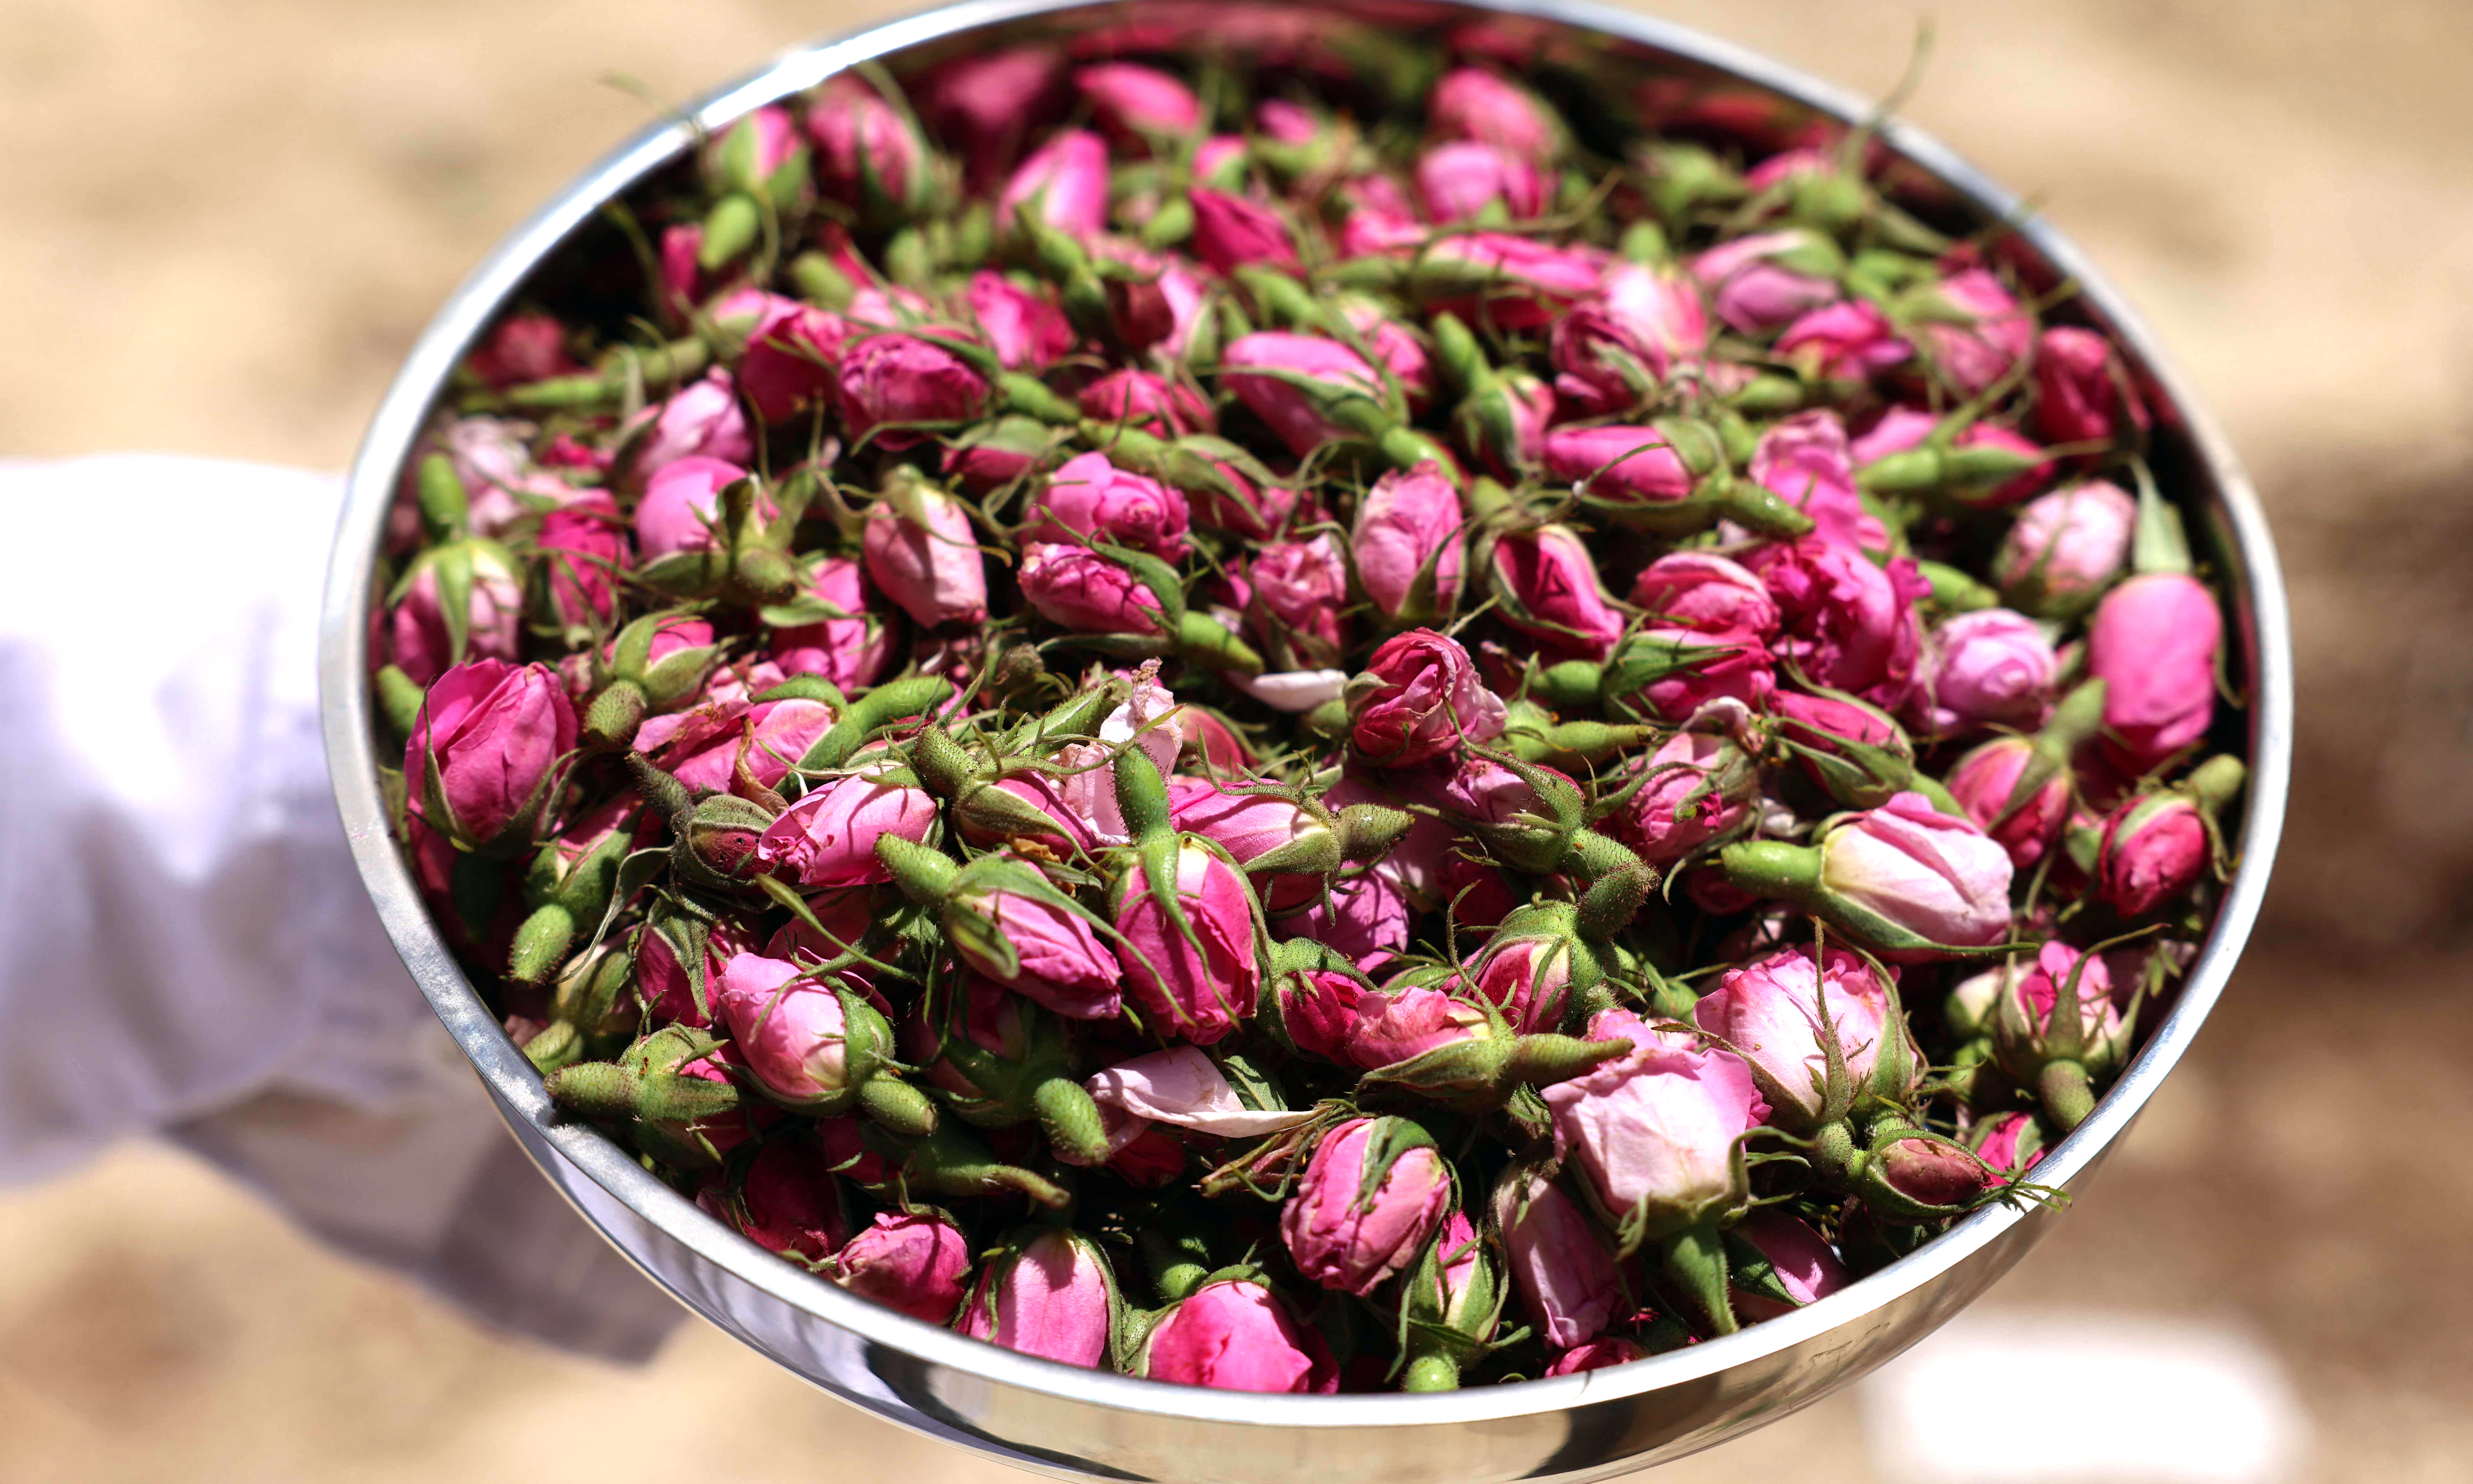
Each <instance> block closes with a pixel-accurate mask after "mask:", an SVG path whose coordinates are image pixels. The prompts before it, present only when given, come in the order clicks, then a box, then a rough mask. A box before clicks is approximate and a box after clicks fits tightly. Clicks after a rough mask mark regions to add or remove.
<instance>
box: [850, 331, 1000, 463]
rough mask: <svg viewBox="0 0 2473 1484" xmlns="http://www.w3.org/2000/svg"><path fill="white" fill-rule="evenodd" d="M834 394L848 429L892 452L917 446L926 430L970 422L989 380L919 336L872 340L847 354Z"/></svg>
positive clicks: (859, 342)
mask: <svg viewBox="0 0 2473 1484" xmlns="http://www.w3.org/2000/svg"><path fill="white" fill-rule="evenodd" d="M834 393H835V395H836V397H837V398H838V405H839V408H840V411H841V416H842V427H843V430H844V432H845V433H846V435H847V436H848V437H849V438H850V439H851V441H852V443H857V442H858V441H859V440H861V439H871V440H872V441H873V442H875V443H878V444H880V445H882V446H883V447H885V448H888V449H895V450H899V449H903V448H909V447H913V446H916V445H917V444H919V443H923V442H924V441H925V440H926V438H927V437H928V432H927V430H926V427H924V426H923V425H928V426H944V425H947V424H950V423H956V422H967V421H970V420H971V419H974V418H976V417H977V416H978V413H979V408H980V407H981V405H982V404H984V403H985V402H986V401H987V397H988V383H987V378H986V377H984V376H981V375H980V374H979V373H978V372H977V371H974V370H972V367H971V364H970V363H969V362H968V361H965V360H963V359H962V358H961V357H960V356H957V355H955V354H954V353H953V352H951V351H950V350H948V349H946V348H945V347H942V346H939V345H935V344H932V343H930V342H928V341H925V340H922V339H920V338H919V337H918V336H915V335H901V334H893V333H887V334H881V335H869V336H865V337H863V338H860V339H855V340H852V342H851V343H850V346H849V347H848V348H847V349H846V350H845V351H844V353H843V355H842V363H841V370H840V372H839V374H838V376H837V378H836V379H835V382H834Z"/></svg>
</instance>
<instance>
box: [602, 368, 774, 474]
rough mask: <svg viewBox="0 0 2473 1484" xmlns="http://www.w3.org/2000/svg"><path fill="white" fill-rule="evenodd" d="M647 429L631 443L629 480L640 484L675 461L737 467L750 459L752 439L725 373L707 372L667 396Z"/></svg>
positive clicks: (733, 384)
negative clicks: (704, 461)
mask: <svg viewBox="0 0 2473 1484" xmlns="http://www.w3.org/2000/svg"><path fill="white" fill-rule="evenodd" d="M650 417H651V419H652V421H651V426H650V428H649V429H648V430H647V431H646V432H645V433H644V434H643V436H642V441H641V442H639V443H636V448H635V452H634V455H633V456H632V458H631V459H630V461H629V463H628V470H629V478H630V479H631V480H632V481H633V482H635V483H636V484H638V485H641V484H644V483H645V482H646V481H647V480H649V479H650V478H651V477H652V476H653V475H655V474H657V473H660V471H661V470H662V469H664V468H666V467H669V466H670V465H672V464H675V463H677V462H678V461H679V460H681V459H718V460H720V461H721V462H723V463H725V464H743V463H745V462H746V461H747V460H748V459H750V458H752V457H754V456H755V453H756V440H755V438H754V436H753V435H751V434H750V433H749V431H748V428H747V414H746V413H745V412H744V411H742V410H741V409H740V407H739V405H738V386H737V383H736V382H734V381H732V379H731V375H730V372H728V371H718V370H716V371H709V372H707V373H706V375H705V377H704V379H702V380H701V381H695V382H690V383H689V384H687V385H686V386H684V387H682V388H680V389H679V390H678V391H676V392H674V393H672V394H670V397H669V399H668V400H667V401H665V402H663V403H661V405H660V407H659V408H657V409H655V410H654V411H653V412H652V413H651V414H650Z"/></svg>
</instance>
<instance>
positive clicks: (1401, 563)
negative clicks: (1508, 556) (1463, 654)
mask: <svg viewBox="0 0 2473 1484" xmlns="http://www.w3.org/2000/svg"><path fill="white" fill-rule="evenodd" d="M1466 518H1467V517H1466V512H1465V511H1464V510H1463V508H1462V506H1461V504H1460V492H1459V489H1458V487H1457V486H1455V485H1453V483H1452V480H1451V478H1450V476H1448V475H1446V474H1445V473H1444V472H1443V470H1442V467H1441V466H1440V465H1436V464H1420V465H1418V466H1417V467H1415V468H1411V469H1392V470H1390V471H1388V472H1386V473H1384V474H1383V475H1382V476H1381V478H1379V479H1377V480H1375V481H1374V486H1373V488H1372V489H1370V490H1368V491H1366V492H1365V497H1364V498H1363V499H1362V500H1360V501H1358V502H1357V523H1356V527H1355V529H1354V530H1353V531H1351V532H1350V534H1349V539H1348V544H1349V554H1350V556H1351V557H1352V558H1353V559H1354V560H1355V561H1356V563H1357V586H1360V587H1362V588H1364V590H1365V595H1366V597H1367V598H1369V599H1371V600H1372V601H1373V604H1374V606H1375V608H1376V609H1378V610H1381V613H1382V615H1383V616H1384V617H1386V618H1389V619H1392V620H1395V621H1398V622H1402V623H1418V622H1424V621H1428V620H1431V619H1435V618H1441V617H1445V616H1448V615H1449V614H1450V613H1451V612H1452V611H1453V610H1455V609H1456V608H1458V607H1459V597H1460V581H1461V567H1462V564H1463V562H1465V560H1466V546H1467V535H1466V532H1465V530H1464V525H1465V521H1466Z"/></svg>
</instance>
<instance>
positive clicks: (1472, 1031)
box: [1334, 980, 1486, 1071]
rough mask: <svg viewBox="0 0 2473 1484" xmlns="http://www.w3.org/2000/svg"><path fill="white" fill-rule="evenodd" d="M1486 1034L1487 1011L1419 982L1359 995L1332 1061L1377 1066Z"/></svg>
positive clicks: (1363, 1066)
mask: <svg viewBox="0 0 2473 1484" xmlns="http://www.w3.org/2000/svg"><path fill="white" fill-rule="evenodd" d="M1394 983H1395V984H1396V983H1397V981H1396V980H1395V981H1394ZM1485 1034H1486V1017H1485V1012H1484V1011H1483V1010H1480V1009H1478V1008H1477V1006H1475V1005H1472V1004H1468V1003H1466V1002H1465V1001H1462V1000H1459V999H1456V998H1453V996H1452V995H1451V994H1450V993H1447V992H1445V991H1442V990H1438V989H1429V988H1425V987H1423V986H1419V985H1401V986H1400V987H1399V988H1396V989H1387V990H1367V991H1362V992H1360V993H1358V995H1357V1001H1356V1005H1355V1009H1354V1014H1353V1016H1352V1017H1351V1019H1350V1021H1349V1025H1348V1030H1347V1034H1346V1037H1345V1039H1344V1040H1343V1041H1341V1044H1340V1055H1339V1056H1338V1057H1336V1058H1334V1060H1336V1061H1339V1062H1341V1063H1343V1064H1345V1065H1353V1066H1357V1067H1361V1068H1363V1069H1364V1070H1366V1071H1373V1070H1374V1069H1375V1068H1377V1067H1382V1066H1393V1065H1398V1064H1400V1063H1402V1062H1405V1061H1407V1060H1409V1059H1410V1058H1412V1057H1420V1056H1423V1055H1425V1054H1426V1053H1427V1052H1429V1051H1431V1050H1433V1049H1434V1048H1435V1047H1437V1046H1449V1045H1455V1044H1457V1043H1458V1042H1460V1041H1475V1040H1477V1038H1478V1037H1480V1036H1483V1035H1485Z"/></svg>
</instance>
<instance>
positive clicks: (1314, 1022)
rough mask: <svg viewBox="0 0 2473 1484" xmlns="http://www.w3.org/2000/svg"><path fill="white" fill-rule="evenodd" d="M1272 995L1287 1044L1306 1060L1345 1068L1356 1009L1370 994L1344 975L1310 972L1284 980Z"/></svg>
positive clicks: (1294, 974)
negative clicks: (1312, 1059)
mask: <svg viewBox="0 0 2473 1484" xmlns="http://www.w3.org/2000/svg"><path fill="white" fill-rule="evenodd" d="M1273 993H1274V995H1275V997H1276V999H1277V1000H1278V1002H1279V1015H1280V1028H1281V1029H1283V1030H1285V1031H1286V1032H1287V1036H1288V1041H1289V1043H1290V1044H1291V1045H1293V1046H1295V1047H1296V1048H1297V1049H1298V1050H1299V1051H1301V1052H1303V1053H1304V1054H1305V1055H1307V1056H1312V1057H1320V1058H1322V1059H1323V1060H1324V1061H1326V1062H1337V1063H1339V1064H1340V1065H1343V1066H1345V1065H1350V1063H1351V1061H1352V1058H1351V1057H1350V1056H1349V1054H1348V1038H1349V1033H1350V1032H1351V1031H1352V1030H1353V1029H1355V1027H1356V1025H1357V1005H1358V1003H1359V1002H1360V1001H1362V1000H1363V999H1364V998H1365V996H1366V995H1367V994H1369V993H1372V992H1371V991H1369V990H1367V989H1366V988H1365V987H1364V986H1363V985H1361V984H1359V983H1357V980H1355V979H1354V978H1351V977H1350V976H1349V975H1347V974H1343V973H1333V972H1329V971H1326V970H1323V969H1311V970H1308V971H1306V972H1302V973H1291V974H1288V975H1286V976H1285V977H1283V978H1282V979H1281V980H1280V981H1279V983H1278V985H1277V987H1276V989H1275V990H1274V992H1273Z"/></svg>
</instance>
